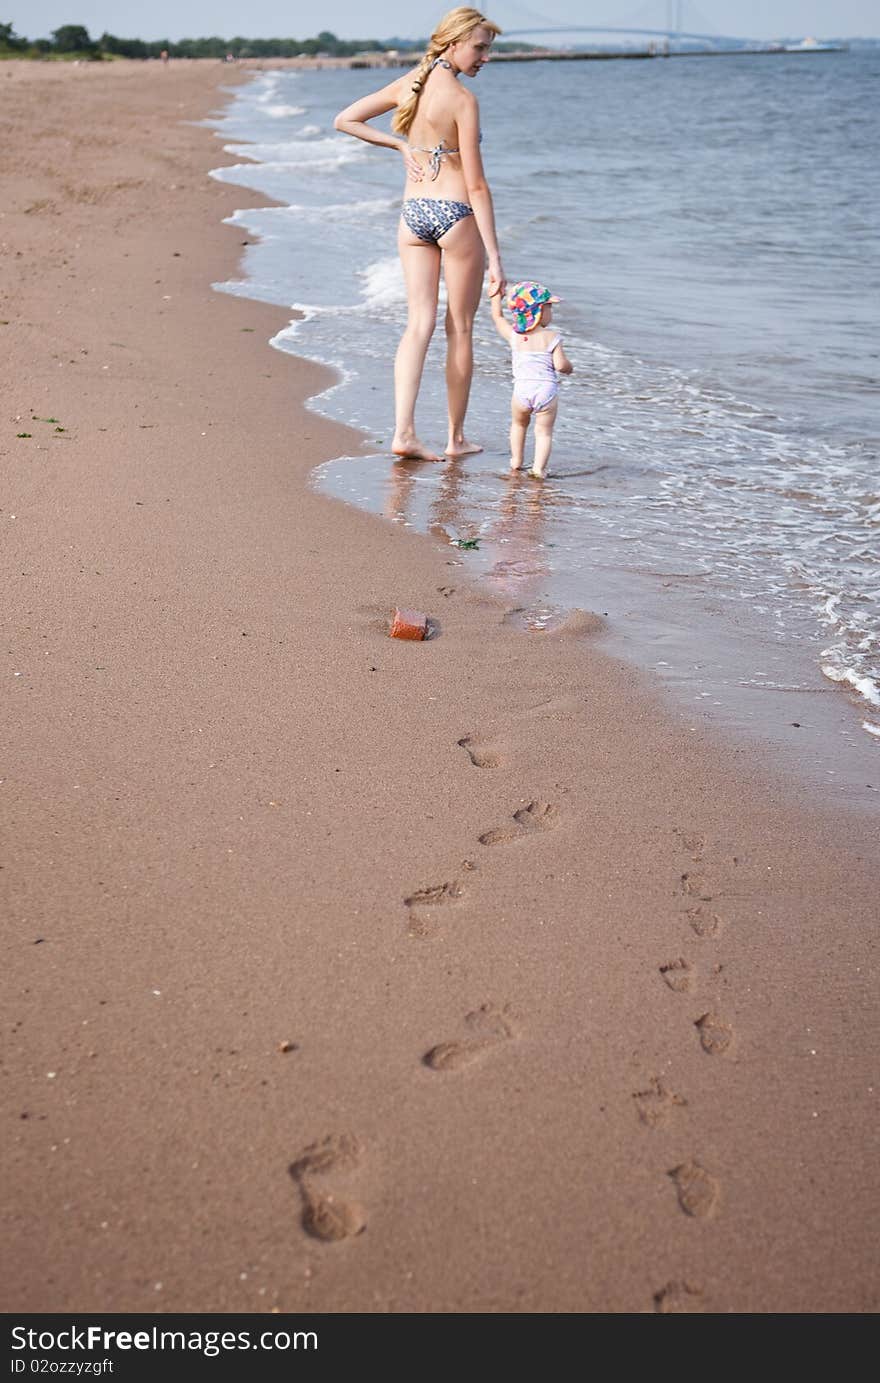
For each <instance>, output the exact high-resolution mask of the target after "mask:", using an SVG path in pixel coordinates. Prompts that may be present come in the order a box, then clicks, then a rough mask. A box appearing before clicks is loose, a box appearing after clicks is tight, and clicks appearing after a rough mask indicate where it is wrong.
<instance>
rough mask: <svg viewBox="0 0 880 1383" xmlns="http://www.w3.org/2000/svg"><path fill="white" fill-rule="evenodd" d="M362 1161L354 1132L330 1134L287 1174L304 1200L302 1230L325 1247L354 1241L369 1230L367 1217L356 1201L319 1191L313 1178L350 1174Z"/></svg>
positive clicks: (290, 1167) (302, 1156)
mask: <svg viewBox="0 0 880 1383" xmlns="http://www.w3.org/2000/svg"><path fill="white" fill-rule="evenodd" d="M360 1160H361V1145H360V1143H359V1142H358V1140H357V1138H355V1136H354V1134H351V1133H331V1134H328V1136H327V1137H326V1138H322V1139H320V1140H319V1141H318V1142H317V1143H310V1144H309V1146H308V1147H307V1148H304V1149H303V1151H302V1152H301V1153H300V1155H299V1157H298V1158H297V1159H296V1161H295V1162H291V1164H290V1166H289V1168H288V1171H289V1173H290V1175H291V1177H292V1178H293V1180H294V1181H295V1182H296V1185H297V1187H298V1189H299V1193H300V1197H301V1199H302V1227H303V1229H304V1230H305V1231H306V1233H307V1234H310V1235H311V1236H312V1238H313V1239H320V1240H322V1242H323V1243H325V1244H332V1243H336V1242H337V1241H338V1240H340V1239H351V1238H353V1237H354V1235H356V1234H360V1233H362V1231H363V1230H364V1229H365V1228H366V1223H367V1221H366V1216H365V1215H364V1212H363V1210H362V1209H361V1207H360V1206H359V1205H358V1204H357V1203H356V1202H354V1201H346V1200H340V1199H338V1198H337V1197H336V1196H334V1195H332V1194H331V1193H330V1192H325V1191H316V1190H315V1189H314V1187H313V1186H312V1177H315V1176H321V1175H323V1174H324V1173H325V1172H337V1171H347V1170H350V1169H351V1168H352V1167H356V1166H357V1165H358V1163H359V1162H360Z"/></svg>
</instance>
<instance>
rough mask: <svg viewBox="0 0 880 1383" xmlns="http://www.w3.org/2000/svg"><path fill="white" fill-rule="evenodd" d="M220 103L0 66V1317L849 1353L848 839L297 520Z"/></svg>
mask: <svg viewBox="0 0 880 1383" xmlns="http://www.w3.org/2000/svg"><path fill="white" fill-rule="evenodd" d="M243 75H244V74H242V73H236V74H232V73H230V72H229V70H228V69H227V68H225V67H224V66H223V65H221V64H216V63H210V62H204V63H186V64H184V63H180V64H178V63H172V64H169V65H168V67H167V68H162V67H160V66H158V65H154V64H146V65H140V64H126V63H118V64H116V63H114V64H112V65H106V66H103V65H102V66H98V65H94V66H89V67H79V68H74V67H72V66H61V65H58V64H19V63H7V64H3V65H2V66H0V83H2V91H3V95H4V97H5V101H4V108H5V109H6V111H7V114H8V126H7V129H8V133H7V142H6V150H5V153H6V161H7V167H11V170H12V177H11V181H10V190H9V191H8V192H7V197H6V203H5V205H6V210H5V214H4V217H3V223H2V225H3V232H2V238H3V241H4V242H5V245H4V248H5V250H6V254H5V256H4V268H3V303H2V308H0V317H2V325H0V333H2V336H0V339H2V341H3V343H4V345H5V346H6V352H5V354H6V358H7V359H10V358H11V360H12V362H13V369H12V372H11V387H9V388H8V389H7V391H6V394H5V406H4V415H3V422H4V430H3V434H2V439H0V448H2V460H3V468H4V476H5V484H4V495H3V501H2V512H0V522H2V526H3V536H4V542H3V545H2V552H3V557H2V562H3V586H4V591H5V593H6V598H5V600H4V616H5V620H4V623H5V626H6V629H5V633H6V638H5V660H6V670H5V678H6V694H5V700H4V706H5V715H4V746H3V754H2V771H0V777H2V779H3V781H2V783H0V794H2V796H0V803H2V820H3V848H2V858H0V863H2V866H3V868H2V871H0V881H2V882H0V888H2V892H3V912H4V917H5V928H4V934H5V941H6V963H5V965H4V968H3V969H4V991H5V992H4V998H3V1013H4V1025H5V1030H6V1043H5V1054H4V1075H5V1104H4V1108H5V1127H6V1138H5V1148H4V1167H5V1171H6V1175H5V1177H4V1190H3V1197H2V1199H3V1228H4V1239H5V1244H6V1253H5V1254H4V1267H3V1307H4V1310H6V1311H7V1312H11V1311H15V1312H23V1311H31V1312H52V1311H66V1312H72V1311H85V1310H89V1311H107V1312H111V1311H112V1312H121V1311H126V1312H168V1311H186V1312H212V1313H213V1312H258V1311H267V1310H271V1309H273V1308H277V1309H279V1310H281V1311H283V1312H288V1311H290V1312H299V1311H318V1312H389V1311H390V1312H475V1311H480V1312H536V1311H547V1312H588V1313H595V1312H624V1313H628V1312H637V1313H641V1312H655V1311H656V1312H661V1313H668V1312H737V1313H740V1312H750V1313H751V1312H872V1311H875V1310H876V1309H877V1304H878V1300H877V1299H878V1284H877V1269H876V1250H875V1246H874V1236H873V1233H872V1228H871V1226H872V1221H873V1219H874V1216H875V1215H876V1210H877V1199H878V1198H877V1174H876V1170H875V1167H876V1159H874V1158H873V1157H872V1156H871V1150H872V1146H873V1134H874V1129H875V1115H874V1102H875V1098H876V1097H875V1092H874V1081H875V1068H876V1052H877V1019H876V1002H875V1001H874V989H875V986H874V975H875V964H876V963H875V958H874V948H875V933H876V915H877V897H878V894H880V855H878V851H877V821H876V815H872V814H871V813H870V812H868V811H866V810H865V809H864V808H863V807H862V808H859V809H858V810H857V809H856V808H855V806H853V808H852V809H851V810H848V809H847V807H846V805H845V804H844V803H842V802H841V801H840V800H839V799H838V800H836V801H835V802H834V804H833V808H832V807H831V805H830V804H827V803H825V802H823V800H822V799H821V798H819V797H818V796H816V797H810V796H808V795H807V794H806V793H805V792H804V789H803V787H802V786H801V785H800V784H795V783H794V782H793V781H789V780H787V779H786V778H784V777H783V776H781V775H779V774H772V773H771V772H769V770H768V769H767V768H766V766H765V765H764V764H763V763H762V761H761V756H760V754H758V753H756V752H755V751H753V750H751V749H750V748H749V747H748V746H747V745H745V744H744V743H743V742H741V741H739V742H736V743H731V742H725V741H723V740H721V739H716V738H714V737H712V736H710V735H709V734H708V733H707V732H706V731H705V730H704V729H703V728H699V727H698V728H697V729H693V728H692V722H691V721H690V720H689V718H688V715H687V713H686V712H684V711H679V710H676V709H674V708H673V709H670V708H669V707H668V706H666V705H665V704H664V703H662V702H661V700H660V698H659V697H658V695H657V690H656V688H654V687H653V686H652V685H651V684H650V683H649V682H648V681H647V680H646V679H645V680H642V679H640V678H639V677H638V676H637V675H636V674H635V673H634V672H633V670H632V669H631V668H630V667H628V666H625V665H624V664H622V663H619V662H617V661H615V660H613V659H611V658H609V657H608V656H607V655H606V654H605V653H603V651H602V621H601V619H600V618H595V617H592V616H591V615H590V614H589V612H587V613H586V614H584V615H582V616H575V617H573V618H572V619H571V621H570V622H569V623H568V625H567V626H564V627H563V628H562V629H561V630H559V631H557V632H555V633H553V634H547V635H545V636H538V637H534V636H529V635H524V634H522V633H521V632H518V631H517V630H516V629H515V628H514V627H512V626H511V623H510V621H509V620H508V619H507V618H506V616H507V615H508V614H509V610H508V608H507V607H506V606H505V603H504V601H503V599H499V598H497V597H495V596H493V595H492V594H491V593H490V592H488V591H487V590H484V589H481V588H480V587H479V586H478V585H477V584H476V583H475V582H474V581H473V579H472V578H471V577H470V575H469V573H468V567H467V563H466V560H465V559H466V553H462V554H458V553H454V552H453V553H451V552H450V549H449V547H448V546H442V545H441V544H439V543H438V542H436V541H433V540H431V539H428V538H419V537H417V536H415V535H413V534H410V533H406V532H403V531H401V530H400V529H399V528H394V527H392V526H390V525H387V524H383V523H381V522H379V521H377V520H376V519H373V518H371V517H369V516H368V515H366V514H363V513H359V512H357V511H355V510H353V509H351V508H348V507H346V506H343V505H341V504H338V503H335V502H333V501H331V500H328V499H325V498H322V497H320V496H317V495H316V494H314V493H313V492H311V491H310V490H309V489H308V487H307V476H308V472H309V470H310V468H311V467H312V466H313V465H315V464H316V463H317V462H319V461H320V460H322V459H326V458H328V457H330V456H333V455H337V454H340V453H341V452H345V453H348V454H356V453H357V452H358V451H359V450H361V449H362V448H361V439H360V438H359V437H358V435H357V434H355V433H353V432H351V431H347V430H345V429H343V428H341V427H339V426H336V425H332V424H330V423H328V422H326V421H325V420H323V419H321V418H319V417H317V416H316V415H314V414H312V413H309V412H308V411H306V410H305V409H304V407H303V401H304V400H305V399H306V398H307V397H308V396H309V395H310V394H312V393H314V392H315V391H316V390H318V389H320V388H321V387H322V386H324V385H325V384H326V382H327V380H328V375H327V372H326V371H324V370H322V369H320V368H318V367H316V366H312V365H310V364H308V363H306V362H302V361H297V360H294V359H292V358H290V357H288V356H282V355H280V354H278V353H277V352H274V351H273V350H271V348H270V347H269V346H268V345H267V340H268V338H269V336H270V335H271V334H272V333H273V332H274V331H276V330H277V329H278V328H279V327H281V326H282V325H283V324H284V322H285V320H286V318H285V314H283V313H281V312H279V311H278V310H276V309H274V308H270V307H267V306H265V305H262V304H258V303H251V302H248V301H246V300H243V299H240V298H233V297H230V296H227V295H224V294H219V293H216V292H214V291H213V290H212V289H211V287H210V285H211V283H212V282H218V281H222V280H225V279H228V278H230V277H232V276H234V275H235V273H236V265H237V260H238V255H239V253H240V240H241V233H240V231H236V230H235V228H231V227H224V226H223V225H222V224H221V222H222V218H223V217H224V216H226V215H229V214H230V213H231V211H232V210H233V209H234V208H235V206H236V205H237V204H238V203H239V202H240V200H241V197H242V193H241V191H240V190H238V189H235V188H230V187H228V186H224V185H221V184H219V183H217V182H214V181H212V180H210V179H209V178H208V176H207V173H208V169H209V168H211V167H212V166H215V165H216V164H218V163H219V162H221V161H222V157H221V155H220V150H219V146H218V143H217V140H216V139H215V138H214V136H213V134H212V133H211V131H210V130H208V129H206V128H202V127H200V126H199V125H198V123H193V122H198V121H200V120H202V119H204V118H205V117H206V116H207V115H208V114H209V113H210V112H211V111H212V110H216V109H217V108H218V107H219V105H220V104H221V103H222V101H223V99H224V97H223V92H222V86H223V84H224V83H226V82H229V81H230V80H240V79H241V78H242V76H243ZM247 195H248V201H249V202H250V203H253V201H254V197H253V194H251V193H248V194H247ZM305 272H307V268H306V267H304V273H305ZM390 349H391V344H390V343H389V350H390ZM46 420H48V421H46ZM20 433H28V434H30V435H29V436H27V437H20V436H18V434H20ZM398 604H399V605H404V606H410V607H415V608H417V609H422V610H424V611H426V612H427V613H428V614H429V616H430V617H431V620H432V622H433V637H432V638H431V639H430V640H428V641H427V642H424V643H398V642H397V641H392V640H390V639H389V637H388V633H387V630H388V623H389V618H390V615H391V613H392V611H393V608H394V607H395V605H398Z"/></svg>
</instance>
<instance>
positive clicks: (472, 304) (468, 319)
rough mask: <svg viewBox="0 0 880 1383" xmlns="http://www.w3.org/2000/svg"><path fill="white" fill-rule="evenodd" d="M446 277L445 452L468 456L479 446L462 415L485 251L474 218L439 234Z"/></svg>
mask: <svg viewBox="0 0 880 1383" xmlns="http://www.w3.org/2000/svg"><path fill="white" fill-rule="evenodd" d="M442 245H443V276H444V278H445V279H446V395H447V399H448V403H449V441H448V442H447V445H446V455H447V456H468V455H469V454H470V453H471V452H475V451H482V450H483V448H482V447H479V446H477V445H476V443H474V442H468V441H467V440H466V439H465V435H464V416H465V413H466V412H467V406H468V399H469V398H470V392H471V376H472V375H473V370H474V343H473V334H474V317H475V316H476V313H477V308H478V306H479V303H480V293H481V291H482V287H483V275H484V273H485V270H486V251H485V250H484V248H483V242H482V240H481V239H480V233H479V231H478V230H477V225H476V222H475V221H474V218H473V217H472V216H466V217H465V218H464V220H462V221H459V222H457V223H456V225H454V226H453V227H452V230H450V231H447V233H446V235H444V236H443V238H442Z"/></svg>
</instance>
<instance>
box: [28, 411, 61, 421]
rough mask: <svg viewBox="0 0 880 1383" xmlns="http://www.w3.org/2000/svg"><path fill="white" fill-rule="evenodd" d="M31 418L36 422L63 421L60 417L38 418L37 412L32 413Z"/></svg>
mask: <svg viewBox="0 0 880 1383" xmlns="http://www.w3.org/2000/svg"><path fill="white" fill-rule="evenodd" d="M31 420H32V421H33V422H35V423H57V422H60V421H61V420H60V418H38V417H37V415H36V413H32V414H31Z"/></svg>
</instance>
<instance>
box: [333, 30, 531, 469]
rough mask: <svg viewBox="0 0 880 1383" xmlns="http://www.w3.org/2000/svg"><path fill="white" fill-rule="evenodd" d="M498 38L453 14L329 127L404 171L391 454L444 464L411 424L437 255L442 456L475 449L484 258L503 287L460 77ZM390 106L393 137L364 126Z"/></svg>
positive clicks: (431, 313)
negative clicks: (403, 311) (471, 422)
mask: <svg viewBox="0 0 880 1383" xmlns="http://www.w3.org/2000/svg"><path fill="white" fill-rule="evenodd" d="M500 32H501V30H500V29H499V28H498V25H497V24H493V23H492V21H491V20H489V19H486V18H485V16H484V15H481V14H480V13H479V11H478V10H472V9H468V8H465V7H463V6H462V7H460V8H459V9H455V10H450V12H449V13H448V14H447V15H444V17H443V19H441V21H440V23H439V24H438V26H437V28H436V29H435V30H434V33H433V34H432V35H431V41H430V43H429V44H428V49H427V52H426V53H425V56H424V57H423V58H422V61H421V62H420V63H419V65H418V67H416V68H415V69H414V70H413V71H412V72H407V73H406V74H405V75H404V76H402V77H398V79H397V80H396V81H394V82H392V83H391V84H390V85H389V86H385V87H383V88H382V90H381V91H377V92H374V93H373V95H371V96H365V97H363V98H362V100H360V101H355V102H354V104H353V105H351V106H348V107H347V109H345V110H344V111H341V112H340V114H339V115H337V117H336V120H335V122H334V124H335V126H336V129H337V130H342V131H343V132H344V133H345V134H352V135H354V136H355V137H356V138H358V139H364V140H366V141H367V143H368V144H379V145H381V146H382V147H383V148H386V149H395V150H396V151H397V152H398V153H399V154H400V155H401V156H402V158H403V165H404V168H405V170H406V185H405V189H404V194H403V196H404V200H403V207H402V209H401V219H400V229H399V232H398V237H397V245H398V249H399V251H400V259H401V263H402V265H403V275H404V279H405V282H406V293H407V302H408V308H409V311H408V318H407V325H406V330H405V332H404V333H403V336H402V338H401V341H400V345H399V347H398V349H397V355H396V357H395V361H394V395H395V424H394V440H393V441H392V443H391V450H392V451H393V453H394V455H395V456H400V457H408V458H414V459H417V460H421V461H440V460H442V458H441V457H440V456H438V455H436V453H434V452H432V451H431V450H430V449H429V448H428V447H426V446H424V445H423V444H422V443H421V442H420V441H419V439H418V437H417V436H416V425H415V407H416V398H417V396H418V392H419V385H420V383H421V378H422V369H423V367H424V363H425V355H426V353H427V350H428V343H429V342H430V340H431V336H432V334H433V332H434V327H435V324H436V321H437V302H438V290H439V284H440V265H441V259H442V263H443V274H444V278H445V280H446V301H447V307H446V393H447V398H448V402H449V439H448V442H447V445H446V453H445V454H446V455H447V456H448V457H461V456H467V455H469V454H470V453H471V452H475V451H480V450H482V448H480V447H479V446H477V445H476V444H475V443H473V442H468V441H467V440H466V439H465V435H464V416H465V413H466V411H467V405H468V397H469V395H470V388H471V375H472V372H473V326H474V317H475V316H476V312H477V308H478V306H479V302H480V294H481V291H482V285H483V274H484V272H485V268H486V257H487V256H488V260H489V291H490V293H497V292H503V291H504V287H505V282H504V270H503V269H502V267H501V257H500V254H499V252H498V241H497V239H496V236H495V217H494V212H493V209H492V195H491V193H490V191H489V188H488V185H487V183H486V177H485V174H484V172H483V161H482V159H481V157H480V117H479V107H478V105H477V101H476V98H475V97H474V95H473V94H472V93H471V92H470V91H468V90H467V89H466V88H465V87H463V86H462V84H461V83H460V82H459V80H458V79H459V77H461V76H462V75H464V76H466V77H476V75H477V73H478V72H479V71H480V69H481V68H483V67H485V65H486V63H487V62H488V61H489V49H490V48H491V46H492V40H493V39H494V38H495V36H496V35H497V34H499V33H500ZM389 110H393V111H394V112H395V113H394V116H393V118H392V121H391V128H392V130H393V133H392V134H385V133H384V132H383V131H382V130H375V129H373V128H372V126H371V125H369V124H367V121H369V120H373V119H375V117H376V116H378V115H383V114H384V113H385V112H386V111H389ZM403 136H406V138H404V137H403ZM422 194H425V195H422ZM441 252H442V254H441Z"/></svg>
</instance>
